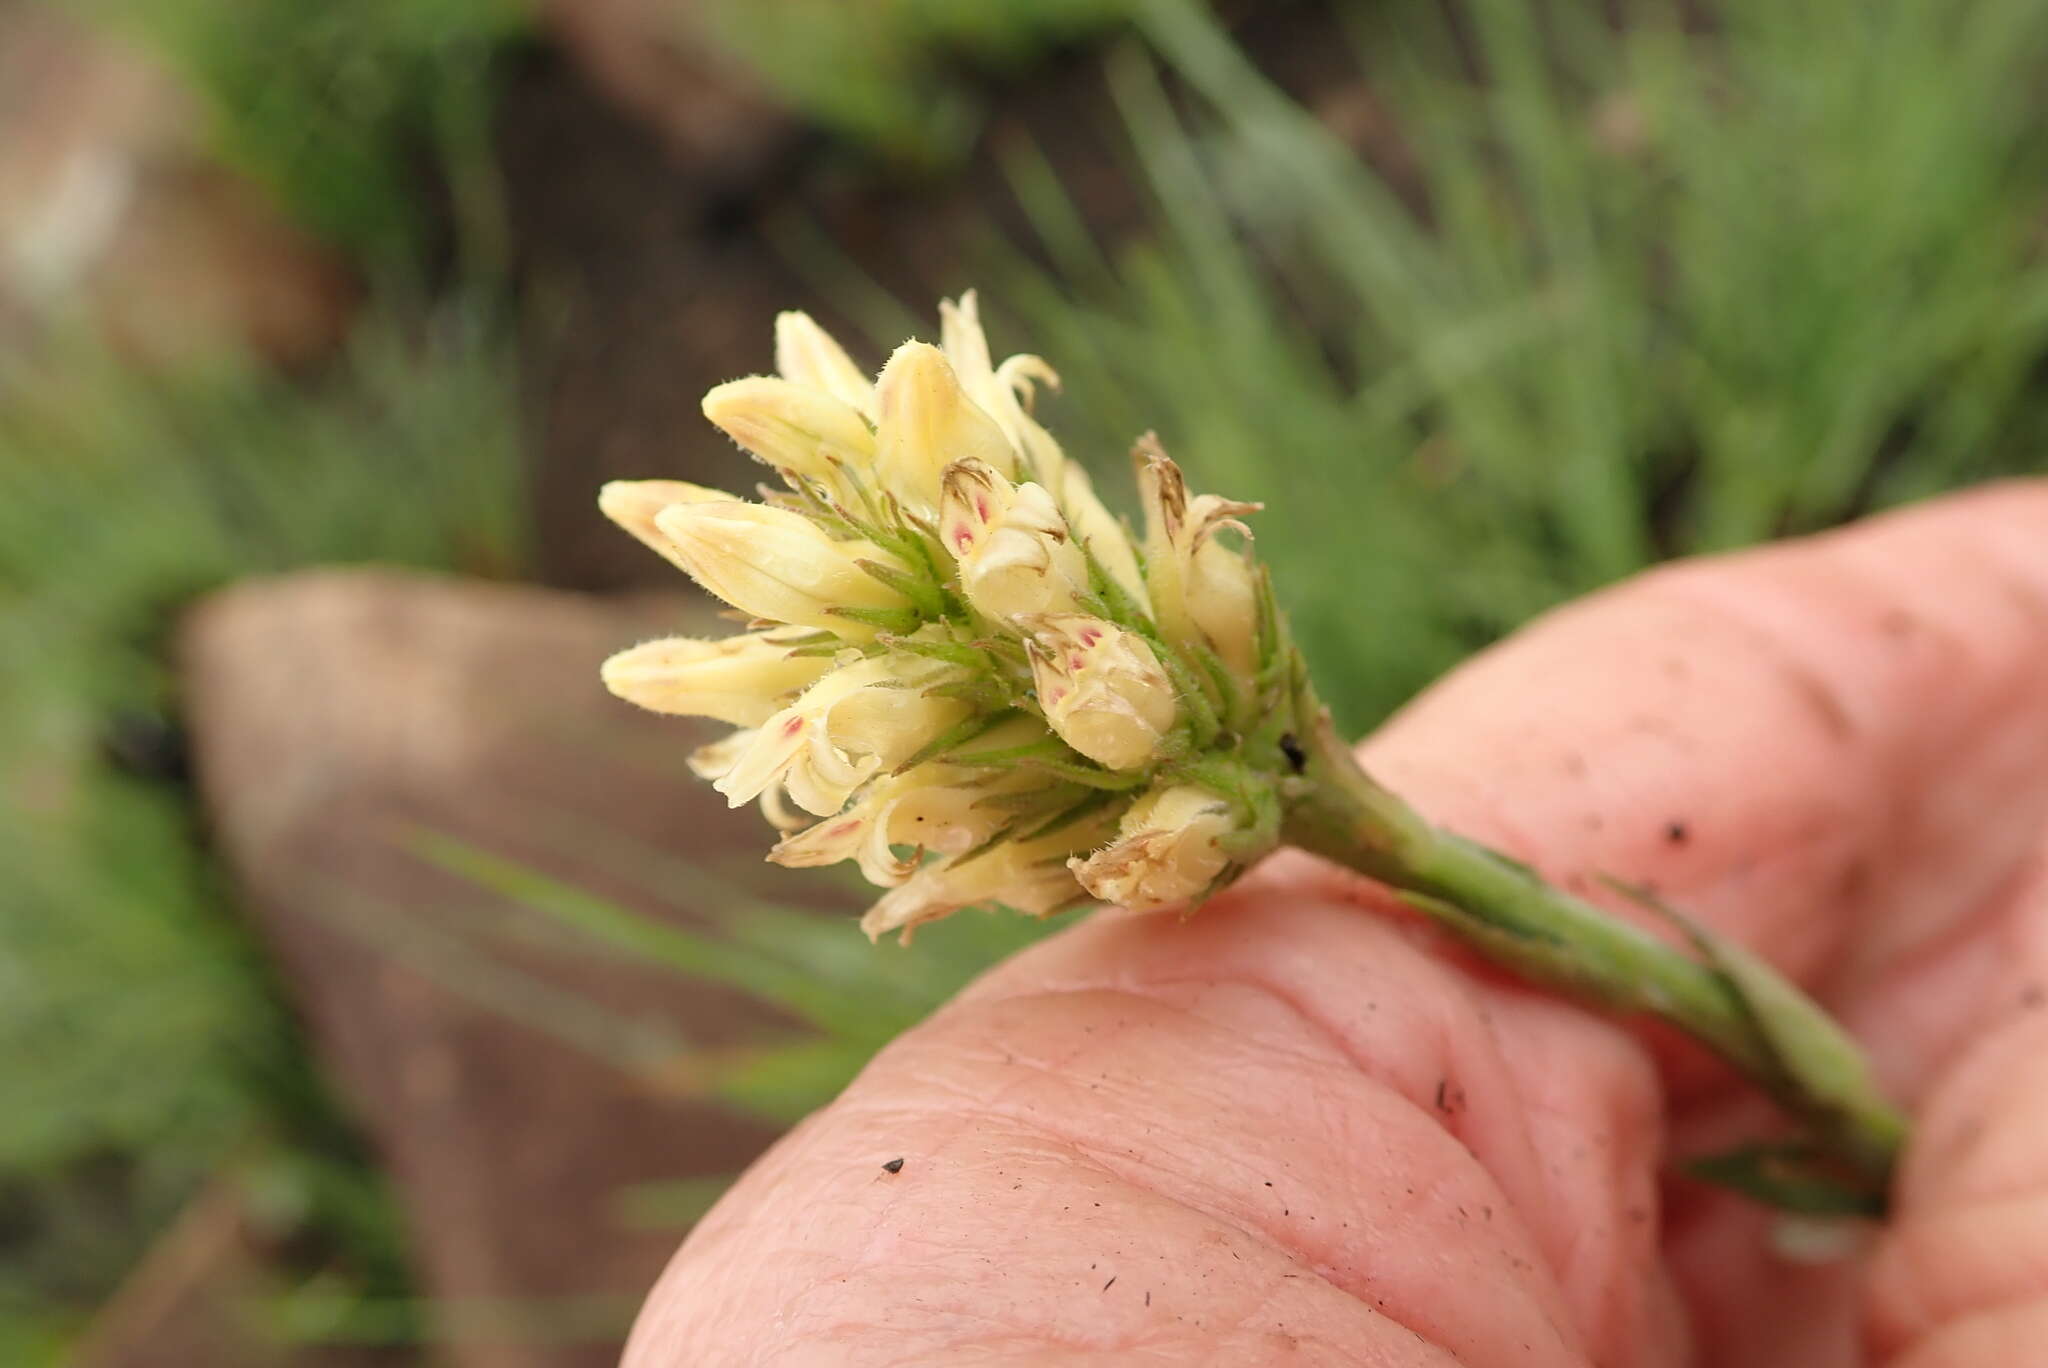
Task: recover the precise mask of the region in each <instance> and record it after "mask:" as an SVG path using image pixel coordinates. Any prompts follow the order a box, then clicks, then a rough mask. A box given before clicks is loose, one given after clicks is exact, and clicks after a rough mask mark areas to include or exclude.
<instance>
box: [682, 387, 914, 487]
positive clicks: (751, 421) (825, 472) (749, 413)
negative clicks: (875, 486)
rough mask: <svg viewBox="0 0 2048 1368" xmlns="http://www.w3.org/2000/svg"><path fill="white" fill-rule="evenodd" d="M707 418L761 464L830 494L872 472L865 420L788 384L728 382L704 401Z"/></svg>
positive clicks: (872, 445)
mask: <svg viewBox="0 0 2048 1368" xmlns="http://www.w3.org/2000/svg"><path fill="white" fill-rule="evenodd" d="M704 416H705V417H706V418H709V419H710V420H711V421H712V422H714V423H716V424H717V425H718V426H719V427H721V428H723V429H724V430H725V432H726V434H727V435H728V436H730V437H731V438H732V439H733V440H734V441H735V442H738V443H739V444H740V445H741V446H743V447H745V448H746V449H747V450H748V451H749V452H751V453H752V454H753V455H754V456H755V457H756V458H758V459H759V460H762V461H765V462H766V463H767V464H769V465H772V466H774V467H775V468H776V469H777V470H782V471H787V472H789V473H791V474H794V475H799V476H802V477H803V478H805V479H809V480H815V481H817V482H818V483H819V484H822V485H824V486H825V487H826V488H827V489H830V490H834V491H841V490H844V489H846V488H847V487H849V484H852V483H858V481H859V480H860V479H861V478H862V477H863V476H865V474H866V473H867V472H869V471H871V470H872V469H873V468H874V463H875V435H874V433H872V432H870V431H869V430H868V424H867V420H866V419H865V418H863V417H861V416H860V414H859V413H858V412H856V411H855V410H854V409H852V408H850V407H848V406H847V405H846V404H843V403H841V402H840V401H839V400H837V399H835V398H833V397H832V396H831V395H829V394H825V393H822V392H820V391H818V390H815V389H811V388H808V387H807V386H804V385H798V384H792V383H791V382H790V381H788V380H778V379H776V378H775V377H774V376H769V375H754V376H749V377H747V378H746V379H744V380H732V381H728V382H727V383H725V384H723V385H720V386H718V387H717V388H716V389H714V390H712V391H711V392H710V393H709V394H707V395H705V396H704ZM849 476H851V477H852V478H851V480H849V478H848V477H849Z"/></svg>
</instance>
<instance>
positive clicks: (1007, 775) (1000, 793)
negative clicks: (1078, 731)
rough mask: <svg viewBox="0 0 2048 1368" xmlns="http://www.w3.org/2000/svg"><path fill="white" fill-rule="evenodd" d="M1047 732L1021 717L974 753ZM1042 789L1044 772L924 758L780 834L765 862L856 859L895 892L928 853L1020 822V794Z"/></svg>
mask: <svg viewBox="0 0 2048 1368" xmlns="http://www.w3.org/2000/svg"><path fill="white" fill-rule="evenodd" d="M1045 735H1046V731H1045V728H1044V727H1042V726H1040V725H1039V724H1038V723H1037V722H1036V721H1034V720H1032V719H1029V718H1020V719H1017V720H1016V721H1013V722H1010V723H1006V724H1004V725H1002V726H999V727H996V728H994V729H993V730H991V731H989V732H987V733H985V734H984V735H983V736H982V737H980V738H978V739H977V741H976V743H975V747H974V748H975V749H976V750H990V749H997V748H1000V747H1005V746H1019V745H1025V744H1028V743H1029V742H1031V741H1034V740H1039V739H1042V738H1044V736H1045ZM1046 787H1047V786H1046V783H1045V778H1044V776H1043V775H1041V774H1037V773H1034V772H1032V771H1030V770H1026V769H1022V768H1013V769H1009V770H1003V771H991V770H985V769H975V768H972V767H969V766H966V765H960V764H954V763H950V762H948V761H945V760H930V761H926V762H925V763H924V764H921V765H917V766H915V767H913V768H911V769H909V770H906V771H904V772H903V773H901V774H893V775H888V776H886V777H884V778H881V779H877V780H876V781H874V782H873V783H872V784H870V785H869V786H868V787H867V788H865V789H863V790H862V791H861V794H860V796H859V797H858V799H857V800H856V801H855V802H854V803H853V805H852V806H851V807H849V808H847V809H846V810H845V811H843V812H840V813H837V814H835V815H834V816H831V817H827V818H825V819H824V820H823V821H820V822H817V823H815V824H813V825H811V826H808V827H806V828H804V829H803V830H802V831H798V832H793V833H791V834H790V835H788V836H785V837H783V838H782V840H781V841H780V842H779V843H778V844H777V845H776V847H775V849H774V850H772V851H770V852H769V855H768V858H769V859H771V860H773V861H775V862H776V863H777V864H781V865H787V866H790V867H792V868H808V867H810V866H813V865H828V864H837V863H838V862H839V861H841V860H855V861H858V862H859V864H860V871H861V873H862V874H863V875H864V876H865V877H866V878H867V880H868V882H870V883H872V884H875V885H877V886H879V887H882V888H888V887H892V886H894V885H896V884H899V883H902V882H903V881H904V880H905V879H906V878H908V877H909V876H910V875H911V874H912V873H914V872H915V871H916V870H917V868H918V866H919V865H921V864H922V863H923V862H924V859H925V857H926V856H927V855H940V856H960V855H964V854H966V853H967V852H969V851H971V850H973V849H975V848H976V847H977V846H979V845H981V844H982V843H983V842H985V841H987V840H988V839H989V838H991V837H992V836H994V835H995V834H996V833H997V832H999V831H1001V830H1002V829H1003V828H1004V827H1006V826H1008V825H1010V824H1012V823H1014V822H1016V821H1018V820H1020V818H1021V817H1022V815H1023V814H1024V813H1026V812H1029V811H1031V809H1030V808H1029V807H1028V805H1020V804H1019V803H1018V802H1017V801H1016V799H1017V798H1018V796H1019V795H1025V794H1029V793H1030V792H1032V791H1033V790H1034V789H1036V790H1046ZM1049 801H1050V799H1049ZM899 849H900V850H904V851H906V852H908V853H906V854H903V855H899V854H897V853H896V852H897V851H898V850H899Z"/></svg>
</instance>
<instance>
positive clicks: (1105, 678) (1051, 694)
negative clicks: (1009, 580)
mask: <svg viewBox="0 0 2048 1368" xmlns="http://www.w3.org/2000/svg"><path fill="white" fill-rule="evenodd" d="M1031 630H1032V635H1031V636H1030V637H1029V638H1028V639H1027V640H1026V642H1025V646H1026V649H1027V651H1028V653H1029V655H1030V657H1031V678H1032V682H1033V684H1034V685H1035V686H1036V688H1037V690H1038V703H1039V706H1040V707H1041V708H1042V709H1044V711H1045V720H1046V722H1047V723H1048V724H1049V725H1050V726H1051V727H1052V729H1053V730H1054V731H1055V732H1057V733H1059V737H1060V739H1061V740H1062V741H1065V742H1066V743H1067V744H1068V745H1070V746H1072V747H1073V748H1074V749H1075V750H1077V751H1079V752H1081V754H1083V755H1085V756H1087V757H1088V758H1089V759H1090V760H1093V761H1095V762H1096V763H1098V764H1101V765H1106V766H1108V767H1109V768H1110V769H1138V768H1140V767H1142V766H1143V765H1145V764H1147V763H1149V762H1150V761H1151V760H1152V759H1153V758H1155V757H1156V756H1157V754H1158V752H1159V743H1160V741H1161V740H1162V739H1163V738H1164V737H1165V735H1166V733H1167V731H1168V730H1169V729H1170V728H1171V727H1172V726H1173V722H1174V716H1175V713H1176V711H1177V709H1176V707H1175V703H1174V696H1173V684H1172V681H1170V680H1169V679H1168V678H1167V677H1166V671H1165V670H1163V669H1162V668H1160V664H1159V657H1157V656H1155V655H1154V654H1153V653H1152V648H1151V647H1150V646H1148V645H1146V644H1145V641H1144V638H1142V637H1140V636H1138V635H1137V634H1136V633H1135V632H1128V631H1125V630H1124V629H1123V628H1121V627H1118V626H1116V625H1115V624H1114V623H1109V622H1104V621H1103V620H1102V619H1101V618H1094V617H1088V616H1086V615H1085V614H1080V613H1065V614H1052V615H1048V616H1046V617H1043V618H1040V619H1038V620H1037V621H1035V622H1033V623H1032V624H1031Z"/></svg>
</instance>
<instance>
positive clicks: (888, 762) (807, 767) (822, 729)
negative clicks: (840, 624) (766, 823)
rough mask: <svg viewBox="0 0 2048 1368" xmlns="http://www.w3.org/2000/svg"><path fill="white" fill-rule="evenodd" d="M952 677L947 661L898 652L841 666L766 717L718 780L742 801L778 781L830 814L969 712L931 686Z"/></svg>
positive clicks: (809, 806)
mask: <svg viewBox="0 0 2048 1368" xmlns="http://www.w3.org/2000/svg"><path fill="white" fill-rule="evenodd" d="M952 676H953V671H952V670H951V668H950V667H948V666H945V665H938V664H935V663H933V662H931V661H928V660H921V659H918V658H917V657H915V656H906V655H897V654H889V655H881V656H875V657H872V658H870V659H867V660H861V661H857V662H855V663H854V664H851V665H844V666H841V667H840V668H838V669H836V670H834V671H832V672H831V673H830V674H828V675H826V676H825V677H824V678H822V679H820V680H819V681H818V682H817V683H815V684H813V685H811V687H810V688H808V689H806V690H805V691H804V692H803V694H802V695H801V696H800V697H799V698H798V699H797V700H796V702H794V703H792V704H790V705H789V706H788V707H787V708H784V709H782V710H781V711H780V712H777V713H775V714H774V715H773V716H771V717H769V718H767V719H765V720H764V721H763V722H762V723H761V726H760V728H759V733H758V735H756V736H755V737H754V739H753V741H752V743H751V744H749V745H748V747H747V748H746V751H745V753H744V754H743V755H741V756H740V757H739V759H738V760H737V761H736V762H735V763H734V764H733V765H732V767H731V768H730V769H728V770H726V771H725V773H724V774H723V775H721V776H720V777H719V779H718V782H717V783H716V784H715V785H713V787H715V788H716V789H717V790H718V791H719V792H720V793H723V794H724V795H725V796H726V800H727V802H728V803H729V804H730V805H731V806H733V807H738V806H739V805H740V804H742V803H745V802H748V801H750V800H752V799H754V798H757V797H759V796H760V795H761V794H762V792H763V791H765V790H766V789H767V788H768V787H769V786H770V785H773V784H780V785H782V786H783V787H784V788H786V789H787V790H788V791H789V796H790V799H791V800H792V801H793V802H795V803H796V805H797V806H798V807H800V808H802V809H803V810H804V811H806V812H811V813H816V814H817V815H818V816H820V817H829V816H831V815H832V814H834V813H836V812H838V811H839V810H840V808H842V807H844V806H845V805H846V800H847V799H848V798H850V797H851V796H852V795H853V791H854V790H855V789H857V788H859V787H860V786H861V785H862V784H864V783H866V782H867V781H868V780H869V779H872V778H873V777H874V776H875V775H876V774H878V773H884V772H887V771H888V770H892V769H894V768H895V767H896V766H898V765H900V764H902V763H903V762H904V761H906V760H909V759H911V758H912V757H913V756H915V755H916V754H917V752H918V751H920V750H922V749H923V748H924V747H925V745H926V744H927V743H929V742H930V741H932V740H933V739H934V738H936V737H938V736H939V735H941V734H942V733H944V732H945V731H946V730H947V729H949V728H951V727H953V726H955V725H956V724H958V723H959V722H961V721H963V720H964V719H965V718H966V717H967V716H968V714H969V713H970V712H971V711H972V709H971V708H970V707H969V706H968V705H967V704H966V703H963V702H961V701H960V700H958V699H955V698H948V697H946V696H944V695H941V694H937V693H934V692H932V690H933V689H934V687H936V686H938V685H942V684H944V683H946V682H947V681H948V680H949V679H950V678H952Z"/></svg>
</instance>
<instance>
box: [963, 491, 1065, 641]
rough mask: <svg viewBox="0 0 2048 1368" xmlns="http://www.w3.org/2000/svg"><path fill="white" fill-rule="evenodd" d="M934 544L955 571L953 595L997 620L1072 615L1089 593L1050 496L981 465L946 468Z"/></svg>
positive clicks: (1062, 521)
mask: <svg viewBox="0 0 2048 1368" xmlns="http://www.w3.org/2000/svg"><path fill="white" fill-rule="evenodd" d="M939 540H940V542H941V543H943V544H944V546H945V548H946V550H948V551H949V552H951V553H952V554H953V556H954V558H955V559H956V560H957V561H958V562H959V565H960V592H961V593H963V594H965V595H966V596H967V601H968V602H969V603H971V604H973V605H974V607H975V609H976V610H977V611H979V612H981V613H983V614H984V615H986V616H988V617H991V618H994V619H995V620H996V621H998V622H1009V621H1011V620H1012V619H1013V618H1016V617H1018V616H1020V615H1025V614H1035V613H1071V612H1075V611H1077V610H1078V609H1079V607H1080V605H1079V603H1078V602H1076V600H1075V597H1074V596H1075V595H1076V594H1077V593H1079V592H1082V591H1084V590H1086V589H1087V587H1088V562H1087V560H1086V559H1085V558H1084V557H1083V556H1082V555H1081V549H1080V548H1079V547H1078V546H1076V545H1074V539H1073V538H1072V537H1071V536H1069V535H1068V534H1067V520H1066V519H1065V518H1063V517H1061V516H1060V510H1059V508H1058V506H1057V505H1055V504H1054V503H1053V500H1052V495H1050V494H1048V493H1046V492H1045V489H1044V488H1043V487H1042V486H1040V485H1036V484H1021V485H1012V484H1011V483H1010V482H1009V481H1008V480H1005V479H1004V478H1003V477H1002V476H1001V475H999V474H997V473H996V472H995V471H994V470H991V469H990V468H989V467H988V466H986V465H984V464H982V463H981V462H980V461H960V462H957V463H955V464H953V465H951V466H948V467H947V468H946V479H945V493H944V495H943V496H942V497H941V499H940V501H939Z"/></svg>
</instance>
